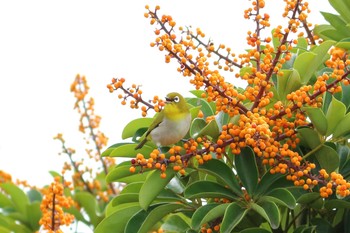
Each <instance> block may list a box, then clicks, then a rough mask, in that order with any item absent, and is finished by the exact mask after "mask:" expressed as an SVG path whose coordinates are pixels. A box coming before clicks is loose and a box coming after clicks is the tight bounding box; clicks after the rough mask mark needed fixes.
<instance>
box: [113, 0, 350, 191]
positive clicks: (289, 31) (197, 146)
mask: <svg viewBox="0 0 350 233" xmlns="http://www.w3.org/2000/svg"><path fill="white" fill-rule="evenodd" d="M285 3H286V6H285V12H284V13H283V16H284V17H285V18H286V19H287V22H288V24H287V25H288V26H287V27H285V28H283V27H282V26H277V27H276V28H274V29H273V30H272V31H273V33H272V37H262V33H261V32H262V30H263V29H266V28H269V27H270V16H269V15H268V14H266V13H262V11H263V8H264V7H265V1H263V0H259V1H252V7H251V8H249V9H247V10H246V11H245V12H244V17H245V18H247V19H252V20H253V21H254V22H255V23H256V30H255V31H254V32H251V31H248V34H247V37H246V40H247V44H248V45H249V46H250V47H251V49H249V50H247V52H246V53H244V54H239V55H238V56H236V54H235V53H233V52H232V51H231V49H230V48H229V47H227V46H225V45H223V44H219V45H218V46H216V45H215V44H214V43H213V41H211V40H208V42H204V40H205V33H204V32H203V31H202V30H201V29H200V28H197V29H196V30H192V29H191V28H189V27H186V28H184V27H179V28H178V30H179V32H178V33H177V31H176V28H175V27H176V22H175V20H174V19H173V18H172V17H171V16H169V15H163V16H160V15H159V14H158V11H159V10H160V7H159V6H157V7H156V8H155V10H153V11H152V10H150V8H149V7H148V6H146V10H147V12H146V13H145V14H144V16H145V17H146V18H148V19H150V23H151V25H156V29H155V31H154V33H155V40H154V41H153V42H151V44H150V46H151V47H156V48H158V49H159V50H160V51H162V52H164V53H165V62H166V63H169V62H171V61H176V62H177V63H178V64H179V66H178V68H177V71H178V72H180V73H181V74H182V75H183V76H184V77H189V79H190V80H189V81H190V83H191V84H192V85H193V86H194V87H195V88H196V89H202V90H204V92H203V94H202V96H201V97H202V98H204V99H206V100H207V101H208V102H215V105H216V111H217V112H216V113H218V112H224V113H227V114H228V115H229V116H230V117H233V116H239V117H238V118H237V119H238V120H237V121H236V122H234V123H229V124H227V125H224V126H223V127H222V130H221V134H220V136H219V137H218V139H217V140H215V141H214V140H211V139H208V138H206V137H197V138H196V139H191V140H189V141H188V142H186V143H184V144H183V146H182V147H179V146H175V147H172V148H171V149H170V151H169V152H168V154H167V155H165V154H162V153H160V152H157V150H155V151H153V152H152V154H151V155H150V158H149V159H145V157H144V156H143V155H142V154H138V155H137V158H136V159H134V160H133V161H132V167H131V168H130V171H131V172H134V171H135V170H136V169H135V167H137V166H141V167H142V168H144V169H146V168H149V169H154V168H156V169H160V170H161V171H162V172H163V173H162V176H164V175H165V173H164V171H165V169H166V168H167V167H168V166H170V165H172V168H173V169H174V170H175V171H178V172H180V174H185V172H186V170H185V169H186V167H187V166H188V165H189V163H190V162H192V161H193V160H191V158H195V161H197V163H199V164H202V163H204V162H205V161H207V160H210V159H212V158H213V157H214V158H217V159H221V158H222V157H223V156H226V155H227V153H232V154H239V153H240V152H241V148H243V147H246V146H249V147H251V148H252V149H253V151H254V153H255V154H256V155H257V157H258V158H260V160H259V161H261V166H265V167H266V168H269V169H270V172H271V173H281V174H286V175H287V179H288V180H290V181H292V182H293V183H294V185H296V186H302V187H303V188H304V189H305V190H310V189H313V188H314V187H315V186H320V187H321V188H320V193H321V196H322V197H327V196H329V195H331V194H332V193H333V192H334V190H336V194H337V195H339V196H348V195H349V187H350V183H348V182H347V181H346V180H344V178H343V177H342V176H341V175H339V174H337V173H332V174H331V175H330V176H329V175H327V174H326V173H325V171H324V170H321V172H320V173H319V174H313V172H312V171H313V169H315V167H316V165H315V164H313V163H310V162H308V161H306V160H305V158H303V157H302V156H301V155H300V154H299V153H298V152H297V151H296V150H295V148H296V147H297V145H298V143H299V142H300V139H299V138H298V134H297V132H296V128H297V127H299V126H303V127H313V126H312V124H311V123H310V121H309V119H308V118H307V115H306V114H305V112H304V111H303V107H304V106H308V107H321V106H322V103H323V98H322V95H323V93H325V92H329V93H331V94H334V93H337V92H340V91H341V90H342V85H348V84H349V79H348V78H347V76H348V75H349V74H350V70H349V69H348V66H349V65H350V60H349V59H348V54H347V53H346V51H344V50H343V49H339V48H332V49H331V50H330V51H329V53H330V59H329V60H327V61H326V62H325V65H326V66H327V67H328V68H330V69H329V70H331V71H328V72H324V73H323V74H322V75H320V76H318V77H317V79H316V80H315V81H314V83H313V85H303V86H301V87H300V88H299V89H297V90H294V91H293V92H291V93H289V94H287V95H286V96H285V100H283V101H282V100H281V101H278V100H276V99H275V96H274V95H275V93H276V92H275V90H276V80H274V79H278V78H281V77H283V76H284V72H283V67H284V66H286V64H287V63H288V62H290V60H291V59H292V56H293V55H292V54H293V51H295V46H297V45H298V42H299V40H298V39H299V38H300V37H303V38H304V39H305V41H306V42H307V43H308V45H309V46H313V45H315V44H316V40H317V39H318V38H317V37H316V36H314V35H313V34H312V29H311V27H312V24H310V23H309V22H307V19H308V13H309V12H310V10H309V8H308V3H307V2H305V1H303V0H289V1H285ZM291 35H296V37H297V38H293V39H290V38H291ZM273 41H274V43H273ZM235 68H236V69H239V70H240V72H238V73H235V77H236V78H240V79H242V80H245V81H246V82H247V87H246V88H245V89H244V90H241V89H239V88H237V87H235V86H234V85H233V84H232V83H230V82H228V81H226V79H225V77H224V76H223V73H225V72H234V70H235ZM123 83H124V79H114V80H113V81H112V84H109V85H108V88H109V90H110V91H111V92H112V91H114V90H117V89H121V90H122V91H123V92H124V94H122V95H119V98H121V99H123V101H124V102H122V104H123V103H124V104H126V102H125V101H126V99H127V98H129V97H131V99H132V101H130V106H131V107H132V108H137V107H138V104H140V103H142V104H143V106H142V112H143V113H142V114H143V115H144V116H145V115H146V113H147V111H148V110H149V109H152V108H154V109H155V110H156V111H158V110H159V107H158V106H159V105H160V103H159V102H158V99H154V100H153V103H154V104H155V106H157V107H153V106H152V105H151V104H149V103H148V102H145V101H144V100H143V99H142V98H141V94H139V87H138V86H136V85H133V86H132V88H129V89H125V88H124V87H123ZM141 93H142V92H141ZM199 117H203V113H201V112H200V113H199ZM213 119H214V116H209V117H207V118H206V121H207V122H210V121H211V120H213Z"/></svg>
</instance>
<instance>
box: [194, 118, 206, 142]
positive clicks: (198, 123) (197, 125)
mask: <svg viewBox="0 0 350 233" xmlns="http://www.w3.org/2000/svg"><path fill="white" fill-rule="evenodd" d="M206 124H207V123H206V122H205V120H204V119H202V118H196V119H194V120H193V121H192V124H191V128H190V136H191V138H196V137H197V135H198V134H199V132H200V131H201V130H202V129H203V128H204V127H205V126H206Z"/></svg>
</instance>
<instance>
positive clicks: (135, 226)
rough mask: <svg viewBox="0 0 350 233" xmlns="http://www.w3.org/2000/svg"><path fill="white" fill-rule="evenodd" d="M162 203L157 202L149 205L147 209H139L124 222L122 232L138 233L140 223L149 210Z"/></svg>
mask: <svg viewBox="0 0 350 233" xmlns="http://www.w3.org/2000/svg"><path fill="white" fill-rule="evenodd" d="M161 205H163V203H158V204H154V205H151V206H150V207H149V208H148V210H144V209H141V210H139V211H138V212H137V213H135V214H134V215H133V216H132V217H131V218H130V219H129V221H128V222H127V223H126V226H125V230H124V231H123V232H124V233H138V231H139V229H140V228H141V226H142V224H143V223H144V221H145V219H146V218H147V216H148V215H149V214H150V212H151V211H152V210H153V209H155V208H156V207H158V206H161Z"/></svg>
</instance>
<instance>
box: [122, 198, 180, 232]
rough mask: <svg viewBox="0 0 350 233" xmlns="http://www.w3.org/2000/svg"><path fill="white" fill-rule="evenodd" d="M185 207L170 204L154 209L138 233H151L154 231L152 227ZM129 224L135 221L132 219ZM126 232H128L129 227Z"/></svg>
mask: <svg viewBox="0 0 350 233" xmlns="http://www.w3.org/2000/svg"><path fill="white" fill-rule="evenodd" d="M183 207H184V205H182V204H177V203H169V204H163V205H160V206H157V207H156V208H154V209H153V210H151V211H150V212H149V214H148V215H147V217H146V218H145V220H144V222H143V223H142V225H141V226H140V228H139V229H138V231H137V233H147V232H149V231H150V230H151V229H152V227H153V226H154V225H155V224H156V223H157V222H159V221H160V220H161V219H163V218H164V217H165V216H166V215H167V214H169V213H172V212H174V211H176V210H178V209H181V208H183ZM128 224H133V220H132V219H131V220H130V222H129V223H128ZM133 229H136V228H134V227H133ZM126 230H128V227H127V229H126ZM127 232H128V231H127ZM133 232H134V231H133Z"/></svg>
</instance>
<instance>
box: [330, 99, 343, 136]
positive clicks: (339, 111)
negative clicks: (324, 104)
mask: <svg viewBox="0 0 350 233" xmlns="http://www.w3.org/2000/svg"><path fill="white" fill-rule="evenodd" d="M345 113H346V107H345V105H344V104H343V103H342V102H341V101H339V100H337V99H336V98H335V97H334V96H333V97H332V102H331V103H330V105H329V107H328V110H327V114H326V118H327V124H328V128H327V136H329V135H331V134H332V133H334V130H335V128H336V126H337V125H338V123H339V122H340V121H341V120H342V119H343V118H344V116H345Z"/></svg>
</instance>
